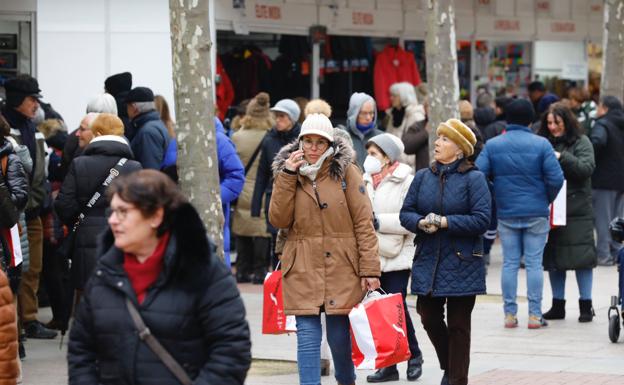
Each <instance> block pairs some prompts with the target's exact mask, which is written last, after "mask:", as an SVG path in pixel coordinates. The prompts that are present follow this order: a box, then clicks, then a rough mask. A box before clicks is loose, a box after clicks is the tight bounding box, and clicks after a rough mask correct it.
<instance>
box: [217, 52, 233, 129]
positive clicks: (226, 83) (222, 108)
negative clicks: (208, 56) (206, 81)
mask: <svg viewBox="0 0 624 385" xmlns="http://www.w3.org/2000/svg"><path fill="white" fill-rule="evenodd" d="M217 75H219V76H220V78H221V80H220V82H219V83H218V84H217V92H216V94H217V108H218V109H219V119H220V120H221V121H223V119H224V118H225V113H226V112H227V110H228V108H229V107H230V105H231V104H232V101H234V87H232V82H231V81H230V77H229V76H228V74H227V72H225V68H223V64H222V63H221V58H220V57H218V56H217Z"/></svg>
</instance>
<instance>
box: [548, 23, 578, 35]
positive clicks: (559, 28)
mask: <svg viewBox="0 0 624 385" xmlns="http://www.w3.org/2000/svg"><path fill="white" fill-rule="evenodd" d="M550 30H551V31H552V32H556V33H561V32H576V24H575V23H573V22H570V21H554V22H552V23H551V24H550Z"/></svg>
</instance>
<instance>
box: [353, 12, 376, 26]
mask: <svg viewBox="0 0 624 385" xmlns="http://www.w3.org/2000/svg"><path fill="white" fill-rule="evenodd" d="M352 20H353V25H373V24H374V22H375V20H374V18H373V14H372V13H370V12H358V11H353V16H352Z"/></svg>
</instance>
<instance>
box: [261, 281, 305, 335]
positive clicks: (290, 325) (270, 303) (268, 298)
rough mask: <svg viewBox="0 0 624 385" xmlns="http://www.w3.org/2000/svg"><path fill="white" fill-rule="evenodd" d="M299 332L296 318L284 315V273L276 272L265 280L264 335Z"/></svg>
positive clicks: (263, 304)
mask: <svg viewBox="0 0 624 385" xmlns="http://www.w3.org/2000/svg"><path fill="white" fill-rule="evenodd" d="M296 331H297V324H296V322H295V317H294V316H287V315H286V314H284V299H283V296H282V271H281V270H275V271H273V272H271V273H268V274H267V275H266V278H265V279H264V300H263V303H262V334H284V333H292V332H296Z"/></svg>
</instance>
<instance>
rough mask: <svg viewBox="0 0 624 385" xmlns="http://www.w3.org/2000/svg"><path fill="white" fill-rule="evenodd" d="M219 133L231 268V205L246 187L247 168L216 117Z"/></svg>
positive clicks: (225, 237)
mask: <svg viewBox="0 0 624 385" xmlns="http://www.w3.org/2000/svg"><path fill="white" fill-rule="evenodd" d="M215 129H216V132H217V158H219V182H220V187H221V205H222V206H221V207H222V209H223V217H224V220H225V223H224V224H223V254H224V259H225V264H226V265H227V266H230V204H231V203H232V201H234V200H235V199H236V198H238V196H239V195H240V193H241V191H243V186H244V185H245V167H243V163H241V160H240V158H239V157H238V154H237V153H236V146H234V143H232V141H231V140H230V138H228V136H227V135H226V134H225V129H224V128H223V124H222V123H221V121H220V120H219V118H216V117H215Z"/></svg>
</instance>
